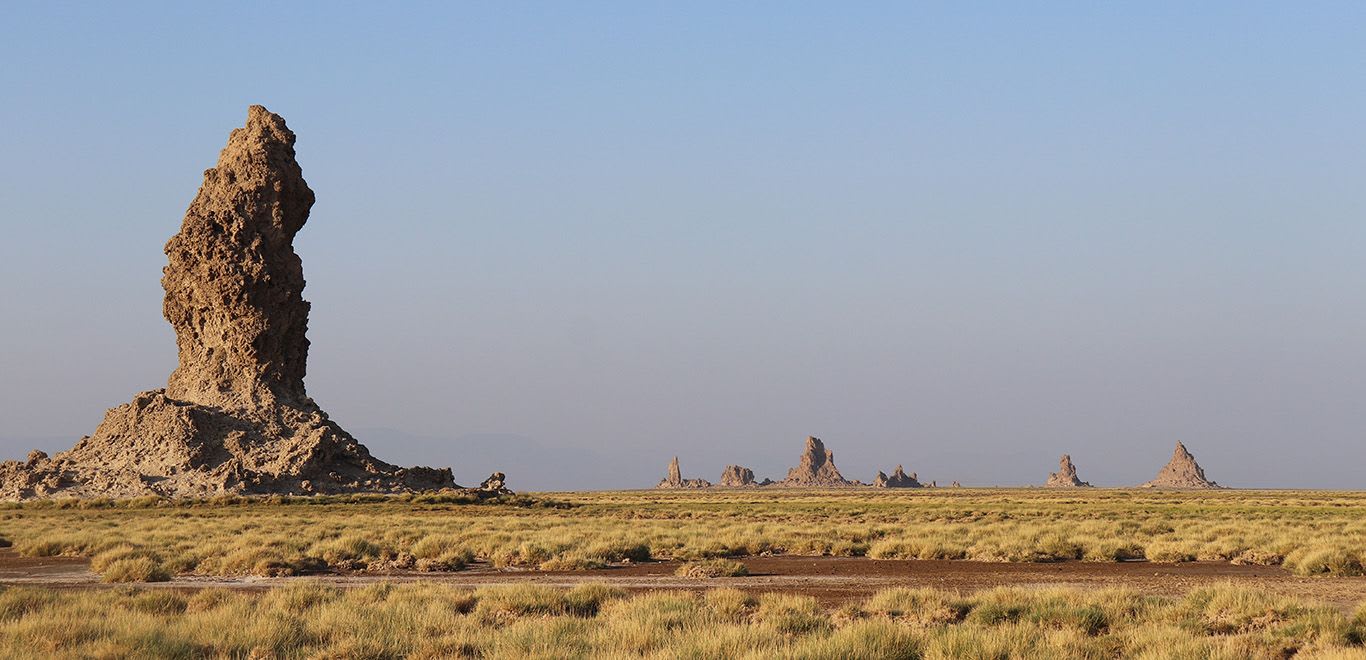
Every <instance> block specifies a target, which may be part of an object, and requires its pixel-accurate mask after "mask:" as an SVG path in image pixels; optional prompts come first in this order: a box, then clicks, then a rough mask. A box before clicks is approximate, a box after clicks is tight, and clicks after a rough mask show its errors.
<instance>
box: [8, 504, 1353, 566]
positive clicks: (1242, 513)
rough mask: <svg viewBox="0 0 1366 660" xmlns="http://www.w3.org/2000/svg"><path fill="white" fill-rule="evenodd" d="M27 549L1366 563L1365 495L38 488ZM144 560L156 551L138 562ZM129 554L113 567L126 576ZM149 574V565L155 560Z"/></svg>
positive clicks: (18, 540)
mask: <svg viewBox="0 0 1366 660" xmlns="http://www.w3.org/2000/svg"><path fill="white" fill-rule="evenodd" d="M0 537H3V538H6V539H9V540H11V541H13V542H14V547H15V549H16V550H17V551H18V552H19V553H21V554H23V555H26V556H56V555H69V556H85V557H92V558H95V560H96V561H95V570H97V571H99V572H101V573H106V574H107V572H108V571H109V570H110V569H111V568H112V567H113V566H114V565H115V563H116V562H115V561H113V560H114V559H130V560H131V559H137V560H138V562H137V567H138V568H144V569H145V568H149V567H150V565H151V564H152V563H155V564H156V565H157V566H159V567H160V568H161V569H162V570H164V571H165V572H168V573H171V574H185V575H220V576H235V575H297V574H309V573H312V572H317V571H321V570H344V571H371V572H375V571H380V572H382V571H391V570H419V571H457V570H462V569H464V568H465V567H467V566H469V565H471V564H482V565H489V566H494V567H500V568H501V567H518V568H529V569H541V570H581V569H591V568H598V567H602V566H607V565H612V564H619V563H625V562H633V563H634V562H641V561H648V560H651V559H675V560H680V561H690V562H698V561H704V560H708V559H726V558H729V559H734V558H738V557H744V556H754V555H761V554H778V555H833V556H868V557H872V558H877V559H963V560H973V561H1011V562H1049V561H1062V560H1083V561H1098V562H1114V561H1126V560H1135V559H1147V560H1150V561H1192V560H1200V561H1229V562H1234V563H1245V564H1262V565H1284V567H1285V568H1286V569H1288V570H1290V571H1292V572H1294V573H1296V574H1300V575H1306V576H1314V575H1328V576H1343V575H1361V574H1363V573H1366V568H1363V566H1364V565H1366V493H1331V492H1316V491H1198V492H1161V491H1146V490H1145V491H1124V490H1103V489H1101V490H1085V491H1082V490H1075V491H1066V492H1059V491H1055V490H1044V489H994V490H973V489H961V490H960V489H951V490H950V489H927V490H916V491H902V492H878V491H871V490H868V489H860V490H852V489H850V490H823V491H800V490H796V491H671V492H663V491H636V492H606V493H563V494H551V495H548V496H535V497H527V496H518V497H514V498H505V499H501V500H499V501H495V502H492V503H476V502H473V501H471V500H469V499H462V498H451V497H444V496H418V497H381V496H351V497H333V498H315V499H308V498H265V499H245V498H221V499H218V500H214V501H203V502H182V503H171V502H166V501H162V500H155V499H144V500H137V501H114V500H86V501H56V502H33V503H26V504H22V505H7V506H5V507H4V508H0ZM147 560H150V561H147ZM132 568H133V566H130V565H128V564H125V565H124V566H123V567H121V569H120V570H121V571H123V572H124V573H125V574H129V575H132V574H136V572H134V571H132V570H131V569H132ZM149 574H151V575H155V571H152V572H151V573H149Z"/></svg>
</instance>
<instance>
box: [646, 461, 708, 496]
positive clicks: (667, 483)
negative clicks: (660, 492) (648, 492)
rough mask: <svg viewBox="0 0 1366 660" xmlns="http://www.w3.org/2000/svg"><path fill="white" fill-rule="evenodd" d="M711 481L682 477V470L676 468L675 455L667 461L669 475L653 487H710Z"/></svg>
mask: <svg viewBox="0 0 1366 660" xmlns="http://www.w3.org/2000/svg"><path fill="white" fill-rule="evenodd" d="M710 487H711V482H710V481H707V480H706V479H684V478H683V471H682V470H680V469H679V468H678V457H677V456H675V457H674V459H673V460H672V461H669V476H667V477H665V478H664V480H663V481H661V482H659V485H657V486H655V488H665V489H668V488H710Z"/></svg>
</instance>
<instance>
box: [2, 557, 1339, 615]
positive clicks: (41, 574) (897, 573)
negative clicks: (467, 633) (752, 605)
mask: <svg viewBox="0 0 1366 660" xmlns="http://www.w3.org/2000/svg"><path fill="white" fill-rule="evenodd" d="M740 561H741V562H742V563H744V564H745V566H746V567H747V568H748V569H749V572H750V575H749V576H747V577H737V578H712V579H688V578H680V577H677V576H675V575H674V571H675V570H677V568H678V562H672V561H661V562H648V563H641V564H633V565H624V566H614V567H611V568H604V569H598V570H588V571H531V570H499V569H494V568H491V567H487V566H483V565H479V564H475V565H474V566H472V567H471V568H470V569H469V570H465V571H460V572H456V573H416V572H395V573H326V574H319V575H309V576H300V577H275V578H265V577H242V578H224V577H206V576H180V577H177V578H175V579H174V580H172V581H170V582H162V583H157V584H150V585H141V586H147V587H155V588H172V589H201V588H207V587H223V588H229V589H248V590H258V589H267V588H271V587H277V586H284V585H287V584H292V583H297V582H303V581H307V582H318V583H323V584H330V585H335V586H340V587H348V586H361V585H368V584H376V583H382V582H395V583H396V582H429V583H436V584H448V585H452V586H464V587H471V588H473V587H484V586H492V585H503V584H539V585H545V586H554V587H571V586H574V585H577V584H581V583H584V582H605V583H609V584H613V585H616V586H619V587H622V588H625V589H628V590H633V591H648V590H662V589H685V590H700V589H709V588H713V587H736V588H740V589H744V590H746V591H752V592H784V593H797V594H802V595H807V596H813V597H815V598H816V599H817V600H819V601H820V602H821V603H823V604H825V605H829V606H835V605H840V604H843V603H846V602H851V601H857V600H862V599H864V598H867V597H868V596H870V595H872V594H873V593H875V592H877V591H879V590H882V589H889V588H893V587H909V588H916V587H933V588H936V589H943V590H949V591H960V592H964V593H968V592H973V591H978V590H982V589H991V588H994V587H1002V586H1009V587H1026V588H1048V587H1067V588H1076V589H1103V588H1110V587H1126V588H1130V589H1134V590H1136V591H1139V592H1141V593H1145V594H1153V595H1163V596H1180V595H1183V594H1185V593H1186V592H1188V591H1190V590H1191V589H1194V588H1197V587H1202V586H1207V585H1212V584H1219V583H1228V582H1231V583H1235V584H1239V585H1243V586H1252V587H1256V588H1259V589H1264V590H1266V591H1269V592H1272V593H1276V594H1284V595H1291V596H1298V597H1301V598H1308V599H1312V600H1317V601H1321V602H1326V603H1330V604H1334V605H1337V606H1338V607H1341V608H1344V609H1351V608H1354V607H1355V606H1356V605H1357V604H1358V603H1361V602H1363V601H1366V577H1351V578H1344V577H1299V576H1296V575H1292V574H1290V573H1289V572H1287V571H1285V570H1283V569H1281V568H1279V567H1274V566H1237V565H1233V564H1229V563H1224V562H1190V563H1182V564H1157V563H1149V562H1121V563H1092V562H1057V563H1049V564H1011V563H988V562H972V561H933V560H911V561H902V560H878V559H867V558H863V557H793V556H784V557H747V558H743V559H741V560H740ZM0 585H12V586H20V585H24V586H43V587H50V588H107V587H114V586H119V585H106V584H104V583H102V582H100V578H99V576H98V575H96V574H95V573H93V572H91V571H90V569H89V565H88V561H87V560H85V559H81V558H75V557H42V558H33V557H21V556H19V555H18V554H16V553H14V552H13V551H10V550H4V551H0Z"/></svg>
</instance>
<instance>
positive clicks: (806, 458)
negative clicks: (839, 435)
mask: <svg viewBox="0 0 1366 660" xmlns="http://www.w3.org/2000/svg"><path fill="white" fill-rule="evenodd" d="M778 483H779V484H780V485H783V486H790V487H808V488H810V487H816V488H822V487H831V486H849V485H851V484H850V483H849V481H848V480H846V479H845V478H844V476H842V475H841V474H840V471H839V468H837V467H835V453H834V452H832V451H829V450H827V449H826V448H825V444H824V443H822V442H821V439H820V438H817V437H815V436H807V438H806V449H805V450H804V451H802V458H801V462H800V463H798V464H797V467H794V468H792V469H791V470H788V471H787V478H786V479H784V480H782V481H780V482H778Z"/></svg>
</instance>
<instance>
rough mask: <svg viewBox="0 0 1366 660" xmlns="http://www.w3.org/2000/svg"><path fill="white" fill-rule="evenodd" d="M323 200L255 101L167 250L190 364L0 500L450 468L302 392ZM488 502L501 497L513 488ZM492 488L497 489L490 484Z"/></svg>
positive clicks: (173, 313) (113, 413)
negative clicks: (400, 450)
mask: <svg viewBox="0 0 1366 660" xmlns="http://www.w3.org/2000/svg"><path fill="white" fill-rule="evenodd" d="M312 205H313V191H312V190H310V189H309V187H308V184H307V183H306V182H305V181H304V178H303V172H302V170H301V169H300V167H299V163H298V162H297V161H296V160H295V154H294V133H292V132H291V131H290V130H289V128H288V127H287V126H286V125H285V121H284V119H282V118H281V117H280V116H279V115H275V114H271V113H270V112H269V111H268V110H266V109H265V108H263V107H261V106H252V107H251V108H250V109H249V110H248V113H247V123H246V126H244V127H243V128H239V129H236V130H234V131H232V134H231V135H230V136H229V138H228V144H227V146H226V147H225V148H224V149H223V151H222V153H220V154H219V157H218V163H217V165H215V166H214V167H213V168H212V169H209V170H207V171H205V172H204V183H203V185H202V186H201V187H200V189H199V193H198V194H197V195H196V196H195V198H194V201H193V202H191V204H190V207H189V209H188V210H187V211H186V213H185V219H184V221H183V222H182V223H181V227H180V231H179V233H177V234H176V235H175V236H173V237H172V238H171V240H170V241H169V242H167V244H166V256H167V265H166V268H165V270H164V271H163V275H162V279H161V282H162V287H163V288H164V289H165V290H166V296H165V299H164V301H163V313H164V315H165V317H166V320H167V321H169V322H170V323H171V326H172V327H173V328H174V329H175V333H176V344H177V346H178V347H179V356H180V360H179V364H178V365H177V367H176V369H175V371H174V372H173V373H172V374H171V376H170V379H169V381H168V383H167V387H166V389H164V390H152V391H150V392H143V393H141V394H138V395H137V396H136V397H134V398H133V401H132V402H131V403H127V404H124V405H122V406H119V407H117V408H114V409H111V410H110V411H109V412H108V413H106V414H105V418H104V421H103V422H102V423H101V424H100V426H99V428H97V429H96V430H95V433H94V435H92V436H87V437H85V438H81V440H80V441H79V442H77V443H76V446H75V447H73V448H72V449H71V450H70V451H66V452H63V453H61V454H58V455H56V456H53V457H51V458H48V457H46V456H39V455H37V454H35V455H34V456H32V457H31V458H30V460H29V461H28V462H26V463H20V462H18V461H8V462H6V463H4V464H0V498H4V499H24V498H32V497H51V496H56V495H62V496H77V497H84V496H108V497H134V496H141V495H161V496H169V497H202V496H208V495H215V494H220V493H247V494H250V493H295V494H308V493H346V492H411V491H418V490H433V489H441V488H451V487H455V483H454V481H453V479H452V477H451V471H450V470H449V469H440V470H437V469H432V468H408V469H404V468H398V467H395V466H393V465H390V464H388V463H385V462H383V461H381V460H378V459H376V458H374V457H372V456H371V455H370V452H369V450H367V449H366V448H365V446H364V445H362V444H360V443H359V442H357V441H356V439H355V438H353V437H351V435H350V434H348V433H347V432H346V431H345V430H343V429H342V428H341V427H340V426H338V425H337V424H336V423H335V422H333V421H331V420H330V419H328V417H327V414H326V413H324V412H323V411H322V410H321V409H320V408H319V407H318V406H317V405H316V404H315V403H314V402H313V401H312V400H311V399H309V398H308V395H307V393H306V392H305V391H304V375H305V373H306V367H307V361H308V338H307V337H306V333H307V330H308V311H309V307H308V303H307V302H306V301H304V299H303V288H304V277H303V266H302V264H301V263H300V260H299V255H297V254H295V252H294V246H293V241H294V235H295V234H296V233H298V231H299V230H300V229H301V228H302V227H303V226H304V223H305V222H307V220H308V213H309V209H310V207H312ZM496 481H497V485H496V487H494V486H493V485H490V487H489V488H487V489H486V490H484V491H479V492H480V493H485V492H489V493H492V492H502V491H503V488H502V485H501V484H502V479H501V478H499V479H497V480H496ZM490 484H492V482H490Z"/></svg>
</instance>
